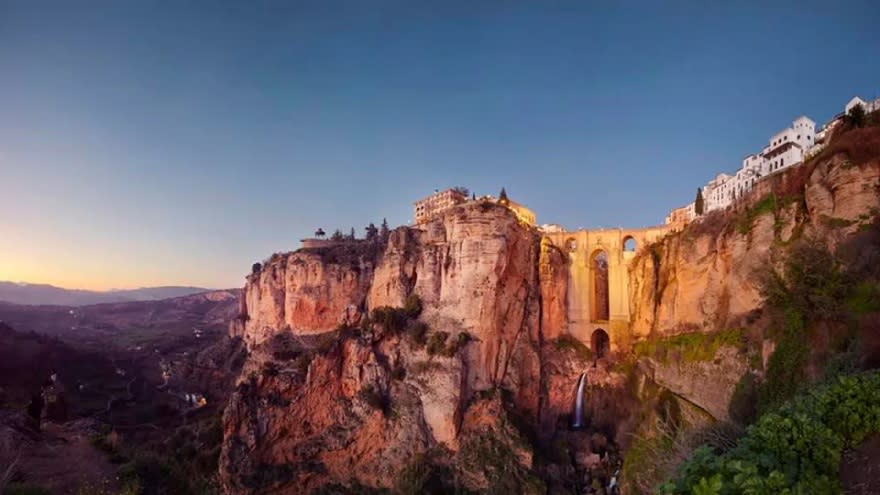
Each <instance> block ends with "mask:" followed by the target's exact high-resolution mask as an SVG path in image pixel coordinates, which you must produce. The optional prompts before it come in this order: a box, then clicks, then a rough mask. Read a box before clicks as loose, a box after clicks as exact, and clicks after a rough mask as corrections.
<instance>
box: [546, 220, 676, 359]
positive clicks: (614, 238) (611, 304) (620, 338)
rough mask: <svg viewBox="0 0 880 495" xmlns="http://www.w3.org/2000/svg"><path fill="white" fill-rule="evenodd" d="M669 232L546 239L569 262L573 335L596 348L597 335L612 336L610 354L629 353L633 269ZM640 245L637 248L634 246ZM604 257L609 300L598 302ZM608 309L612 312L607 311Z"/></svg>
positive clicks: (566, 234)
mask: <svg viewBox="0 0 880 495" xmlns="http://www.w3.org/2000/svg"><path fill="white" fill-rule="evenodd" d="M668 232H669V229H668V227H666V226H658V227H647V228H643V229H591V230H576V231H561V232H547V233H545V234H544V236H545V237H546V238H547V239H549V240H550V242H551V243H552V244H553V245H554V246H556V247H557V248H559V249H560V250H561V251H562V252H563V253H566V254H567V255H568V257H569V276H568V291H567V293H568V300H567V301H566V302H567V309H566V312H567V317H568V318H567V320H568V321H567V330H568V333H569V334H571V335H573V336H575V337H576V338H578V339H579V340H581V341H582V342H584V343H585V344H587V345H590V346H591V347H592V344H593V342H592V336H593V332H594V331H596V330H603V332H607V335H608V337H609V349H610V350H612V351H614V350H617V349H619V348H621V347H628V345H629V342H630V341H631V340H632V335H631V332H630V322H631V313H630V298H629V290H630V273H629V269H630V265H631V263H632V261H633V259H635V257H636V256H637V253H638V252H639V251H641V250H642V249H644V248H645V247H646V246H648V245H649V244H651V243H652V242H655V241H657V240H659V239H660V238H662V237H663V236H665V235H666V234H667V233H668ZM633 244H634V246H633ZM599 253H604V254H605V255H606V256H607V261H606V263H607V295H608V296H607V298H606V300H604V301H603V299H602V298H601V297H596V280H597V277H598V278H601V276H602V275H601V274H600V273H599V270H597V267H596V265H595V261H596V257H597V256H598V255H599ZM605 304H607V311H605V310H604V307H603V306H604V305H605Z"/></svg>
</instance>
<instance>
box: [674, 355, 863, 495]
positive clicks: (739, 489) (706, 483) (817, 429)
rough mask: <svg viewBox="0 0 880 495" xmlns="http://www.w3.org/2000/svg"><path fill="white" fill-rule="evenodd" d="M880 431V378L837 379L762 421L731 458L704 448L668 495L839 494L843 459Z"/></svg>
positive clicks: (686, 465) (685, 467) (684, 467)
mask: <svg viewBox="0 0 880 495" xmlns="http://www.w3.org/2000/svg"><path fill="white" fill-rule="evenodd" d="M878 431H880V372H871V373H865V374H860V375H852V376H844V377H839V378H838V379H837V380H836V381H835V382H833V383H832V384H829V385H825V386H823V387H820V388H818V389H816V390H814V391H813V392H810V393H808V394H805V395H801V396H799V397H797V398H795V399H794V400H793V401H791V402H789V403H787V404H785V405H784V406H782V407H781V408H780V409H779V410H778V411H776V412H773V413H769V414H765V415H763V416H762V417H761V418H760V419H759V420H758V422H757V423H756V424H754V425H753V426H751V427H749V429H748V430H747V432H746V435H745V436H744V437H743V438H742V439H741V440H740V442H739V444H738V445H737V446H736V447H735V448H734V449H732V450H730V451H728V452H726V453H723V454H718V453H716V452H714V451H713V450H712V449H710V448H708V447H700V448H698V449H697V450H696V451H694V453H693V455H692V456H691V458H690V459H689V460H688V461H686V462H685V463H684V464H682V465H681V466H679V469H678V475H677V476H678V477H677V478H676V479H674V480H672V481H669V482H667V483H665V484H664V485H662V486H661V487H660V493H663V494H676V495H678V494H681V495H685V494H686V495H728V494H747V495H764V494H766V495H771V494H772V495H777V494H778V495H795V494H805V495H806V494H814V495H823V494H837V493H840V492H841V490H840V483H839V477H838V473H839V470H840V458H841V453H842V452H843V450H844V449H845V448H849V447H853V446H855V445H857V444H859V443H860V442H861V441H862V440H863V439H864V438H865V437H866V436H867V435H868V434H870V433H873V432H878Z"/></svg>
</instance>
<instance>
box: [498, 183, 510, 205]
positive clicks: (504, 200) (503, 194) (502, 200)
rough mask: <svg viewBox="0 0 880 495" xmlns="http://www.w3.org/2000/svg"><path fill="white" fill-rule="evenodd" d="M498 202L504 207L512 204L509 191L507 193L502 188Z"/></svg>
mask: <svg viewBox="0 0 880 495" xmlns="http://www.w3.org/2000/svg"><path fill="white" fill-rule="evenodd" d="M498 202H499V203H501V204H503V205H506V204H507V203H509V202H510V200H509V199H507V191H505V190H504V188H503V187H502V188H501V194H499V195H498Z"/></svg>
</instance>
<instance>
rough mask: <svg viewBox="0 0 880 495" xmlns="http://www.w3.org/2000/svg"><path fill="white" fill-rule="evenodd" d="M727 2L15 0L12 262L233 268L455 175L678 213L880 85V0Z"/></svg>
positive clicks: (545, 201) (1, 160) (5, 174)
mask: <svg viewBox="0 0 880 495" xmlns="http://www.w3.org/2000/svg"><path fill="white" fill-rule="evenodd" d="M728 3H731V4H733V3H734V2H728ZM735 3H736V5H720V4H721V2H702V1H694V2H654V1H650V2H644V3H640V2H626V1H624V2H585V1H577V2H566V1H554V2H516V1H510V2H471V1H466V2H456V1H448V0H447V1H437V2H429V1H421V2H411V1H400V2H390V1H381V0H375V1H374V0H371V1H368V2H364V1H361V0H358V1H350V2H335V1H320V2H305V1H286V2H240V1H234V2H226V3H224V2H199V1H180V2H177V1H175V2H172V1H162V2H153V1H146V0H143V1H137V2H119V1H111V2H98V1H93V0H85V1H81V2H70V1H67V0H63V1H43V0H11V1H10V0H0V280H13V281H26V282H32V283H51V284H54V285H59V286H63V287H71V288H86V289H99V290H103V289H109V288H132V287H142V286H153V285H198V286H204V287H215V288H226V287H238V286H241V285H242V284H243V282H244V275H245V274H246V273H247V272H248V271H249V270H250V266H251V264H252V263H253V262H255V261H260V260H262V259H264V258H266V257H268V256H269V255H270V254H272V253H273V252H279V251H290V250H294V249H296V248H297V247H298V245H299V239H301V238H303V237H307V236H310V235H311V234H312V233H313V232H314V231H315V230H316V229H317V228H318V227H321V228H323V229H324V230H325V231H328V232H331V231H332V230H334V229H336V228H340V229H342V230H343V231H348V230H349V229H350V228H351V227H355V229H356V230H357V232H358V235H363V227H364V226H365V225H367V224H368V223H370V222H375V223H376V224H377V225H378V224H379V223H380V222H381V221H382V219H383V218H387V219H388V222H389V224H391V225H392V226H396V225H404V224H407V223H408V222H410V221H411V217H412V202H413V201H415V200H417V199H419V198H420V197H422V196H425V195H428V194H430V193H431V192H433V191H434V189H443V188H446V187H451V186H458V185H461V186H465V187H468V188H470V189H471V190H472V191H475V192H476V193H477V194H494V195H497V194H498V191H499V190H500V189H501V187H505V188H506V190H507V192H508V193H509V196H510V198H511V199H514V200H516V201H518V202H520V203H523V204H525V205H527V206H529V207H530V208H532V209H533V210H535V212H536V213H537V216H538V222H539V223H559V224H562V225H564V226H566V227H567V228H570V229H576V228H580V227H584V228H598V227H642V226H648V225H655V224H659V223H662V222H663V219H664V216H665V215H666V213H667V212H668V211H669V210H670V209H672V208H674V207H677V206H681V205H684V204H686V203H688V202H690V201H692V200H693V198H694V195H695V192H696V189H697V187H699V186H701V185H702V184H704V183H705V182H706V181H707V180H709V179H710V178H712V177H713V176H715V175H716V174H717V173H719V172H722V171H725V172H733V171H735V170H736V169H737V168H738V166H739V164H740V163H741V160H742V157H743V156H745V155H746V154H748V153H750V152H753V151H758V150H760V148H761V147H762V146H763V144H765V143H766V141H767V139H768V138H769V137H770V135H771V134H773V133H775V132H776V131H778V130H781V129H783V128H785V127H786V126H788V125H789V124H790V123H791V121H792V120H793V119H794V118H796V117H798V116H799V115H802V114H806V115H808V116H809V117H811V118H812V119H813V120H815V121H816V122H817V123H819V124H821V123H823V122H825V121H826V120H827V119H828V118H830V117H831V116H832V115H834V114H835V113H837V112H839V111H841V110H842V108H843V106H844V105H845V104H846V102H847V101H848V100H849V99H850V98H851V97H852V96H854V95H861V96H863V97H872V98H873V97H877V96H880V63H878V62H877V60H878V57H880V30H878V29H877V24H878V21H880V2H876V1H865V2H855V1H853V2H842V3H841V4H834V2H827V1H822V2H812V1H800V2H790V3H789V2H772V3H773V4H774V5H772V6H771V5H765V4H769V3H771V2H735ZM715 4H719V5H715Z"/></svg>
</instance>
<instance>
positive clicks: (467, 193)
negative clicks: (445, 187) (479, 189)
mask: <svg viewBox="0 0 880 495" xmlns="http://www.w3.org/2000/svg"><path fill="white" fill-rule="evenodd" d="M452 190H453V191H455V192H457V193H459V194H461V195H462V196H465V197H467V196H470V194H471V192H470V191H469V190H468V188H466V187H464V186H456V187H453V188H452Z"/></svg>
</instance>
